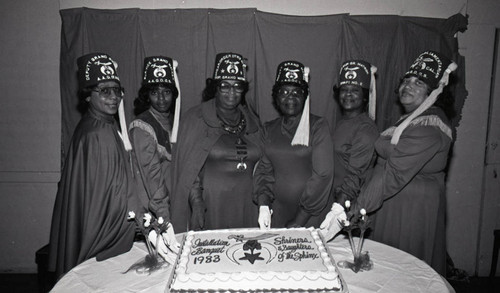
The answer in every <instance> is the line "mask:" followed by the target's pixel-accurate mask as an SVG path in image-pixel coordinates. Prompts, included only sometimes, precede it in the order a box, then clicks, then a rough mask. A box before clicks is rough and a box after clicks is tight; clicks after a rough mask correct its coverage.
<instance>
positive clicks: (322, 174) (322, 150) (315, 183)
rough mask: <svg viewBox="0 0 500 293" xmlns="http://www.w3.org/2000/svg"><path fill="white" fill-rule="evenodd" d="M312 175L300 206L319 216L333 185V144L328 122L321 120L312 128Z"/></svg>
mask: <svg viewBox="0 0 500 293" xmlns="http://www.w3.org/2000/svg"><path fill="white" fill-rule="evenodd" d="M311 135H312V143H311V147H312V148H313V150H312V161H311V164H312V175H311V177H310V178H309V179H308V180H307V183H306V187H305V189H304V191H303V192H302V195H301V198H300V206H301V207H302V209H303V210H304V211H305V212H307V213H308V214H311V215H318V214H319V213H320V212H321V211H322V210H323V208H324V207H325V206H326V204H327V201H328V197H329V195H330V191H331V188H332V183H333V171H334V169H333V168H334V166H333V151H332V150H333V143H332V138H331V136H330V130H329V127H328V124H327V123H326V120H324V119H322V118H321V119H319V120H318V121H317V122H316V123H314V124H313V127H311Z"/></svg>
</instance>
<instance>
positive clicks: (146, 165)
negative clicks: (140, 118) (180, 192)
mask: <svg viewBox="0 0 500 293" xmlns="http://www.w3.org/2000/svg"><path fill="white" fill-rule="evenodd" d="M130 138H131V142H132V145H133V149H134V152H135V156H136V158H137V166H138V168H140V175H141V178H142V184H144V188H145V189H146V190H147V195H148V197H149V204H148V208H149V210H150V211H151V212H153V213H154V214H155V215H156V216H157V217H163V218H164V219H165V220H166V221H170V213H169V209H170V199H169V192H168V189H167V184H166V180H167V176H170V175H169V174H164V172H163V170H164V168H162V160H161V155H160V153H159V152H158V148H157V142H156V141H155V140H154V138H153V137H152V136H151V135H150V134H149V133H148V132H146V131H144V130H142V129H140V128H138V127H134V128H132V129H131V130H130ZM139 181H140V180H139Z"/></svg>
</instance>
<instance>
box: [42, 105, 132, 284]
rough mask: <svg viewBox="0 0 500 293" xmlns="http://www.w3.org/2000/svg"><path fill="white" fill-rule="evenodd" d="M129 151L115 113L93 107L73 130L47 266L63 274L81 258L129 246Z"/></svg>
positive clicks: (102, 256)
mask: <svg viewBox="0 0 500 293" xmlns="http://www.w3.org/2000/svg"><path fill="white" fill-rule="evenodd" d="M136 200H137V197H136V196H135V191H134V185H133V182H132V171H131V168H130V161H129V154H128V153H127V151H126V150H125V148H124V146H123V142H122V139H121V138H120V135H119V133H118V127H117V124H116V122H115V120H114V118H113V117H112V116H107V115H102V114H101V115H99V114H97V113H94V112H93V111H92V110H89V112H87V114H85V115H84V117H83V118H82V119H81V120H80V122H79V124H78V126H77V127H76V129H75V132H74V134H73V137H72V140H71V143H70V146H69V150H68V154H67V157H66V161H65V166H64V169H63V172H62V174H61V181H60V182H59V188H58V192H57V196H56V201H55V206H54V213H53V216H52V227H51V234H50V252H49V270H50V271H55V272H56V275H57V276H61V275H62V274H64V273H66V272H67V271H69V270H70V269H72V268H73V267H75V266H76V265H78V264H79V263H81V262H83V261H85V260H87V259H89V258H92V257H96V259H97V260H98V261H100V260H104V259H107V258H109V257H113V256H116V255H118V254H121V253H124V252H127V251H128V250H130V248H131V247H132V244H133V239H134V234H135V223H134V221H127V215H128V211H129V210H134V209H135V208H136V207H137V204H138V203H137V201H136Z"/></svg>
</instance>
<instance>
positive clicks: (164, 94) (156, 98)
mask: <svg viewBox="0 0 500 293" xmlns="http://www.w3.org/2000/svg"><path fill="white" fill-rule="evenodd" d="M173 96H174V95H173V93H172V90H171V89H170V88H168V87H166V86H164V85H159V86H155V87H153V88H152V89H151V90H150V91H149V93H148V97H149V101H150V102H151V107H153V109H155V110H156V111H158V112H160V113H167V112H169V110H170V107H171V106H172V101H173V100H174V98H173Z"/></svg>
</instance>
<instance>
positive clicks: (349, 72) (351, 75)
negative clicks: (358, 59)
mask: <svg viewBox="0 0 500 293" xmlns="http://www.w3.org/2000/svg"><path fill="white" fill-rule="evenodd" d="M358 69H359V67H353V68H349V67H347V68H346V73H345V78H346V79H356V77H357V76H358V74H357V73H356V70H358Z"/></svg>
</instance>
